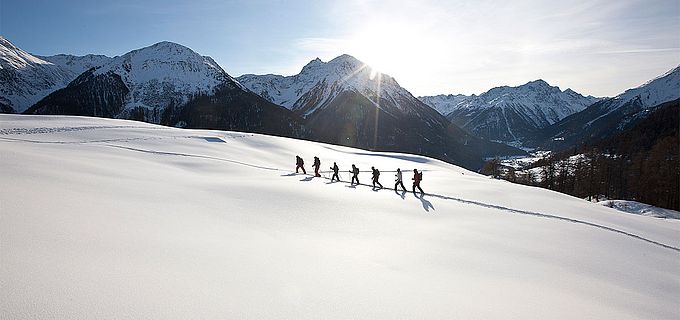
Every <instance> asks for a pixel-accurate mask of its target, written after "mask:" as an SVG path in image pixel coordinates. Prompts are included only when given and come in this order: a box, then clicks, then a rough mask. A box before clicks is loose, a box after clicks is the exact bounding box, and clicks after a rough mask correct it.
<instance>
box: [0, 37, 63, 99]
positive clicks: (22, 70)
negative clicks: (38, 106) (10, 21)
mask: <svg viewBox="0 0 680 320" xmlns="http://www.w3.org/2000/svg"><path fill="white" fill-rule="evenodd" d="M75 77H76V75H74V74H72V73H71V72H69V71H68V70H66V69H63V68H61V67H60V66H57V65H55V64H53V63H51V62H48V61H45V60H42V59H40V58H38V57H36V56H33V55H31V54H30V53H28V52H26V51H24V50H22V49H20V48H18V47H16V46H15V45H14V44H12V43H11V42H9V40H7V39H5V38H4V37H2V36H0V112H23V111H24V110H26V109H28V108H29V107H30V106H32V105H33V104H34V103H36V102H38V100H40V99H42V98H44V97H45V96H47V95H48V94H50V93H52V92H53V91H54V90H57V89H60V88H63V87H65V86H66V85H67V84H68V83H69V82H70V81H71V80H73V79H74V78H75ZM3 105H4V107H3ZM9 108H11V109H9Z"/></svg>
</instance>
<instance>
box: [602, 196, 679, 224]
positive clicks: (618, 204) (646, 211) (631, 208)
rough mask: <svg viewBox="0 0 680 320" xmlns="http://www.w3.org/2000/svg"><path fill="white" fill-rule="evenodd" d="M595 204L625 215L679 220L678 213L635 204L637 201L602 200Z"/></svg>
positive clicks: (644, 204)
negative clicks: (625, 213)
mask: <svg viewBox="0 0 680 320" xmlns="http://www.w3.org/2000/svg"><path fill="white" fill-rule="evenodd" d="M597 204H599V205H602V206H605V207H609V208H614V209H617V210H619V211H623V212H627V213H632V214H640V215H643V216H649V217H656V218H665V219H680V212H678V211H675V210H671V209H664V208H659V207H655V206H653V205H650V204H646V203H642V202H637V201H630V200H604V201H600V202H598V203H597Z"/></svg>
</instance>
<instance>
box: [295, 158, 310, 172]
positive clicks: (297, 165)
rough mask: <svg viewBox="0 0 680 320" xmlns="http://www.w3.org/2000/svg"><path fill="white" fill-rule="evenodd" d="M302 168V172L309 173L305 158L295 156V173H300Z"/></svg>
mask: <svg viewBox="0 0 680 320" xmlns="http://www.w3.org/2000/svg"><path fill="white" fill-rule="evenodd" d="M300 169H302V173H304V174H307V171H305V160H302V158H300V156H295V173H298V172H299V171H298V170H300Z"/></svg>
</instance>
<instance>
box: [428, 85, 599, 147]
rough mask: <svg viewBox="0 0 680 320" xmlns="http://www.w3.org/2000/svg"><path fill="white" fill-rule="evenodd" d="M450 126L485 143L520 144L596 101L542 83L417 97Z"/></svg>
mask: <svg viewBox="0 0 680 320" xmlns="http://www.w3.org/2000/svg"><path fill="white" fill-rule="evenodd" d="M420 99H421V100H422V101H424V102H425V103H428V104H429V105H430V106H432V107H434V108H435V109H437V110H438V111H440V112H443V113H444V114H445V115H446V117H447V118H448V119H449V120H451V121H452V122H454V123H456V124H458V125H460V126H462V127H463V128H465V129H468V130H470V131H472V132H474V133H476V134H478V135H480V136H482V137H484V138H486V139H490V140H497V141H503V142H512V143H517V142H520V143H521V142H522V141H524V140H526V139H527V137H529V136H531V135H532V134H533V133H534V132H536V131H537V130H538V129H541V128H545V127H547V126H549V125H551V124H553V123H555V122H557V121H559V120H561V119H564V118H565V117H567V116H569V115H571V114H574V113H577V112H579V111H582V110H584V109H585V108H586V107H588V106H589V105H591V104H593V103H595V102H597V101H598V99H597V98H595V97H592V96H587V97H586V96H583V95H581V94H579V93H577V92H575V91H573V90H571V89H566V90H564V91H562V90H560V88H558V87H555V86H551V85H549V84H548V83H547V82H545V81H543V80H535V81H531V82H528V83H526V84H524V85H521V86H517V87H508V86H502V87H496V88H493V89H491V90H489V91H487V92H485V93H482V94H480V95H479V96H477V95H472V96H467V97H466V96H463V95H439V96H428V97H420Z"/></svg>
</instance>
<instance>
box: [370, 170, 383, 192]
mask: <svg viewBox="0 0 680 320" xmlns="http://www.w3.org/2000/svg"><path fill="white" fill-rule="evenodd" d="M371 170H372V171H373V188H375V184H376V183H377V184H378V185H379V186H380V189H382V188H383V185H382V184H381V183H380V182H379V181H378V179H379V178H380V170H378V169H376V168H375V167H371Z"/></svg>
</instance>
